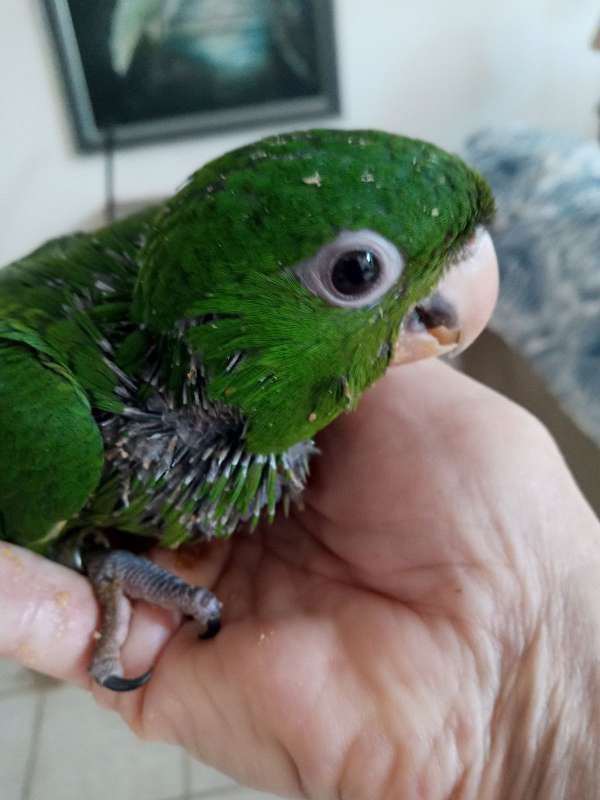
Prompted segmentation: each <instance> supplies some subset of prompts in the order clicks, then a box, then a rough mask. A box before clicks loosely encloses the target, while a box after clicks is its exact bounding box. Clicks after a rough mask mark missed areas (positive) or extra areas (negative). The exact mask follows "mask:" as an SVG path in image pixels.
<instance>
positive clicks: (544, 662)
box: [0, 362, 600, 800]
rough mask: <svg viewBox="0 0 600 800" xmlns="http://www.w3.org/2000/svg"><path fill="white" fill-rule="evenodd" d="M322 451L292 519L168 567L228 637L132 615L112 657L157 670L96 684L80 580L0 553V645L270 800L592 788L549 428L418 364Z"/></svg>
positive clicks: (590, 791)
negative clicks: (210, 608)
mask: <svg viewBox="0 0 600 800" xmlns="http://www.w3.org/2000/svg"><path fill="white" fill-rule="evenodd" d="M319 444H320V446H321V448H322V451H323V455H322V456H321V458H320V459H317V460H316V461H315V474H314V480H313V482H312V483H311V488H310V491H309V492H308V494H307V508H306V511H305V512H304V513H302V514H300V513H298V514H295V515H294V516H293V518H291V519H289V520H287V521H286V520H279V521H277V523H276V524H275V525H274V526H273V527H271V528H264V529H262V530H260V531H259V532H258V533H257V534H256V535H254V536H251V537H247V536H243V535H238V536H236V537H234V538H233V539H232V540H231V541H229V542H226V543H218V544H213V545H211V546H209V547H207V548H205V549H203V550H202V551H201V556H202V557H201V558H198V557H197V556H198V552H197V551H196V552H194V553H193V554H192V555H193V558H192V557H188V556H187V555H186V554H185V553H181V554H177V555H176V554H159V555H158V557H159V558H160V560H161V561H163V562H165V563H168V564H170V565H171V566H173V565H174V566H175V567H176V569H177V570H178V571H179V572H181V573H182V574H183V575H185V576H186V577H187V578H188V579H189V580H191V581H193V582H198V583H205V584H207V585H209V586H211V587H214V588H215V590H216V591H217V592H218V593H219V595H220V597H222V599H223V600H224V603H225V609H226V611H225V625H224V628H223V631H222V632H221V634H220V635H219V636H218V637H217V638H216V639H214V640H212V641H209V642H198V640H197V629H196V627H195V626H194V624H193V623H185V624H183V625H180V622H179V620H176V619H174V618H173V617H170V616H169V615H167V614H165V613H164V612H160V611H158V610H157V609H154V608H153V609H150V608H147V607H138V610H137V612H136V614H135V615H134V623H133V629H132V633H131V636H130V637H129V640H128V642H127V645H126V649H125V665H126V668H127V670H128V671H129V672H130V673H131V674H138V673H140V672H142V671H144V670H145V669H147V668H148V667H149V666H150V665H151V664H153V663H154V662H156V664H155V670H154V676H153V679H152V681H151V682H150V683H149V684H148V685H147V686H146V687H145V688H144V689H142V690H140V691H139V692H134V693H131V694H130V695H127V696H116V695H114V694H111V693H109V692H107V691H105V690H102V689H99V688H98V687H97V686H94V685H92V681H91V679H90V678H89V677H88V676H87V674H86V666H87V664H88V662H89V657H90V653H89V646H88V645H89V642H90V637H91V634H92V631H93V630H94V627H95V625H96V623H97V608H96V603H95V601H94V598H93V596H92V592H91V589H90V587H89V585H88V583H87V582H86V581H85V580H84V579H83V578H81V577H79V576H77V575H76V574H74V573H71V572H69V571H67V570H64V569H62V568H61V567H59V566H57V565H55V564H51V563H50V562H46V561H43V560H41V559H38V558H37V557H36V556H35V555H33V554H32V553H29V552H26V551H21V550H19V549H18V548H16V547H10V548H8V547H6V548H2V546H0V603H1V605H2V608H3V613H2V618H1V619H0V654H6V655H10V656H13V657H15V658H19V659H20V660H22V661H24V662H26V663H30V664H32V665H33V666H34V667H37V668H38V669H40V670H42V671H45V672H48V673H50V674H53V675H58V676H60V677H63V678H65V679H67V680H70V681H74V682H76V683H78V684H80V685H82V686H85V687H87V688H88V689H90V690H92V691H93V692H94V694H95V695H96V697H97V699H98V700H99V702H100V703H102V704H103V705H108V706H110V707H112V708H115V709H116V710H118V711H119V712H120V713H121V714H122V715H123V717H124V718H125V720H126V721H127V722H128V724H129V725H131V726H132V728H133V729H134V730H135V731H136V733H138V734H139V735H141V736H142V737H145V738H152V739H165V740H168V741H170V742H177V743H179V744H180V745H181V746H183V747H185V748H187V749H188V750H189V751H190V752H191V753H192V754H194V755H195V756H197V757H200V758H202V759H204V760H206V761H208V762H209V763H211V764H214V765H215V766H217V767H218V768H220V769H222V770H224V771H226V772H228V773H229V774H231V775H233V776H234V777H235V778H236V779H237V780H239V781H241V782H242V783H249V784H252V785H254V786H258V787H261V788H264V789H267V790H269V791H272V792H280V793H287V794H292V795H294V796H301V797H310V798H318V799H319V800H326V799H328V798H345V799H347V798H358V799H359V800H362V798H369V800H379V799H380V798H386V799H394V800H396V798H402V799H403V800H410V799H411V798H427V800H429V799H430V798H431V799H432V800H437V798H440V799H441V798H483V799H484V800H485V798H496V797H503V798H504V797H506V798H509V797H510V798H511V800H515V799H516V798H537V797H540V798H542V797H543V798H544V800H546V799H547V798H550V799H552V798H577V800H585V799H586V798H593V797H596V794H595V792H596V786H597V778H598V775H599V774H600V772H599V770H600V765H599V764H598V753H597V747H596V746H595V745H594V743H593V742H594V736H595V737H596V741H597V735H598V728H599V727H600V719H599V718H598V717H599V713H600V712H599V704H600V678H599V675H598V667H597V666H596V663H595V662H596V657H597V654H598V646H599V638H600V615H599V614H598V603H597V600H596V598H595V596H594V594H595V593H597V587H598V585H599V578H600V536H599V533H600V528H599V526H598V524H597V521H596V520H595V518H594V517H593V515H592V513H591V511H590V510H589V508H588V506H587V505H586V503H585V501H584V500H583V499H582V497H581V495H580V494H579V491H578V490H577V488H576V486H575V485H574V482H573V480H572V478H571V476H570V475H569V473H568V471H567V469H566V467H565V465H564V463H563V461H562V459H561V457H560V455H559V453H558V452H557V450H556V448H555V445H554V444H553V442H552V440H551V439H550V437H549V436H548V435H547V433H546V432H545V430H544V429H543V428H542V427H541V426H540V425H539V423H537V422H536V421H535V420H533V419H532V418H531V417H530V416H529V415H527V414H526V413H525V412H524V411H522V410H521V409H519V408H517V407H516V406H514V405H513V404H511V403H509V402H508V401H506V400H504V399H503V398H501V397H499V396H498V395H496V394H494V393H493V392H491V391H489V390H487V389H485V388H484V387H482V386H480V385H478V384H476V383H474V382H473V381H471V380H469V379H468V378H466V377H464V376H462V375H460V374H459V373H457V372H455V371H453V370H452V369H450V368H449V367H448V366H445V365H443V364H441V363H438V362H425V363H422V364H415V365H410V366H407V367H403V368H401V369H392V370H391V371H390V372H389V373H388V375H387V376H386V378H384V380H383V381H381V382H380V383H379V384H377V385H376V386H375V387H374V388H373V389H372V390H371V391H370V392H369V393H368V394H367V395H366V396H365V399H364V401H363V403H362V404H361V406H360V408H359V410H358V412H357V413H355V414H353V415H348V416H344V417H342V418H340V419H339V420H338V421H336V422H335V423H334V424H333V425H332V426H331V427H330V428H329V429H328V430H327V431H326V432H325V433H324V434H323V435H322V436H321V438H320V442H319ZM32 585H35V589H32ZM65 592H67V593H68V596H67V595H65V594H64V593H65ZM66 623H67V624H66ZM594 732H595V733H594Z"/></svg>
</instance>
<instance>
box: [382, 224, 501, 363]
mask: <svg viewBox="0 0 600 800" xmlns="http://www.w3.org/2000/svg"><path fill="white" fill-rule="evenodd" d="M497 297H498V262H497V260H496V252H495V250H494V245H493V243H492V239H491V237H490V235H489V233H488V232H487V231H486V230H485V228H479V229H478V230H477V232H476V234H475V236H474V237H473V239H472V240H471V242H470V243H469V244H468V245H467V250H466V253H465V256H464V258H463V259H461V261H459V262H458V263H457V264H456V265H454V266H453V267H451V268H450V269H449V270H448V272H447V273H446V275H445V276H444V278H443V280H442V281H441V282H440V283H439V285H438V287H437V289H436V291H435V292H434V293H433V294H432V295H430V296H429V297H428V298H427V299H425V300H423V301H422V302H420V303H418V304H417V305H416V306H415V308H414V309H413V310H412V311H411V312H410V313H409V314H408V315H407V316H406V317H405V319H404V321H403V322H402V326H401V328H400V334H399V336H398V341H397V343H396V348H395V350H394V355H393V357H392V361H391V363H392V364H407V363H409V362H411V361H419V360H420V359H423V358H432V357H434V356H442V355H446V354H448V353H452V354H454V355H457V354H458V353H461V352H462V351H463V350H465V349H466V348H467V347H468V346H469V345H470V344H471V343H472V342H474V341H475V339H476V338H477V337H478V336H479V334H480V333H481V331H482V330H483V329H484V328H485V326H486V325H487V323H488V320H489V318H490V317H491V315H492V311H493V310H494V306H495V304H496V299H497Z"/></svg>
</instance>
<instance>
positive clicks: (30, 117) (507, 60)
mask: <svg viewBox="0 0 600 800" xmlns="http://www.w3.org/2000/svg"><path fill="white" fill-rule="evenodd" d="M336 11H337V38H338V48H339V68H340V78H341V88H342V101H343V111H344V113H343V116H342V117H341V118H339V119H336V120H333V121H331V120H324V122H325V123H327V124H332V125H335V126H338V125H339V126H346V127H360V126H362V127H367V126H368V127H380V128H386V129H389V130H393V131H398V132H402V133H407V134H409V135H415V136H421V137H424V138H428V139H431V140H434V141H436V142H438V143H440V144H442V145H445V146H447V147H450V148H454V149H456V148H458V147H459V146H460V143H461V141H462V140H463V138H464V137H465V136H466V135H467V134H469V133H470V132H472V131H474V130H476V129H477V128H478V127H480V126H482V125H487V124H492V123H493V124H504V123H507V122H511V121H517V120H519V121H525V122H528V123H531V124H533V125H538V126H546V127H550V128H557V129H562V130H566V131H572V132H574V133H579V134H582V135H588V136H593V135H595V131H596V116H595V109H594V107H595V105H596V104H597V103H598V102H599V101H600V53H598V52H593V51H591V49H590V47H589V43H590V39H591V37H592V34H593V32H594V28H595V25H596V23H597V22H598V14H599V9H598V6H597V2H596V0H452V1H450V0H417V2H414V1H413V2H411V0H337V2H336ZM0 75H1V76H2V79H1V84H0V181H1V183H0V186H1V191H0V220H1V224H0V264H2V263H6V262H7V261H8V260H10V259H11V258H14V257H17V256H18V255H20V254H22V253H24V252H26V251H27V250H29V249H31V248H32V247H34V246H35V245H37V244H38V243H40V242H41V241H43V240H44V239H46V238H48V237H50V236H54V235H57V234H59V233H63V232H66V231H69V230H71V229H73V228H75V227H77V226H79V225H82V224H84V223H85V220H86V219H88V220H89V218H90V217H91V215H93V214H95V213H96V212H98V210H99V209H100V207H101V205H102V197H103V178H102V169H103V167H102V160H101V157H100V156H97V155H93V156H89V155H78V154H77V153H76V152H75V148H74V145H73V141H72V136H71V130H70V125H69V121H68V119H67V116H66V108H65V104H64V99H63V93H62V84H61V81H60V78H59V75H58V74H57V69H56V59H55V56H54V51H53V47H52V44H51V42H50V40H49V35H48V32H47V30H46V28H45V21H44V16H43V13H42V9H41V0H1V4H0ZM296 125H298V123H296ZM264 132H266V129H262V130H258V129H254V130H246V131H243V132H241V133H240V132H238V133H234V134H228V135H220V136H218V137H211V138H200V137H198V138H194V139H188V140H186V141H179V142H175V143H173V144H157V145H151V146H143V147H138V148H134V149H129V150H126V151H123V152H122V153H121V154H120V155H119V156H118V158H117V197H118V200H119V201H121V202H123V201H130V200H135V199H139V198H144V197H152V196H157V195H162V194H165V193H167V192H170V191H171V190H172V189H174V188H175V187H176V186H177V185H178V184H179V183H181V181H182V180H184V179H185V177H186V176H187V175H188V174H189V173H190V172H191V171H192V170H193V169H195V168H196V167H197V166H199V165H200V164H201V163H202V162H203V161H205V160H206V159H208V158H210V157H212V156H214V155H216V154H218V153H220V152H222V151H224V150H227V149H229V148H231V147H234V146H236V145H238V144H240V143H242V142H245V141H248V140H251V139H253V138H257V137H258V136H259V135H261V134H262V133H264Z"/></svg>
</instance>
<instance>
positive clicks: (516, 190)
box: [466, 128, 600, 444]
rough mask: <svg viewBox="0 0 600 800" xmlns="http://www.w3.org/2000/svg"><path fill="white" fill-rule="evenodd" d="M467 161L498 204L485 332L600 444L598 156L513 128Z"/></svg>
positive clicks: (584, 147) (588, 147) (483, 142)
mask: <svg viewBox="0 0 600 800" xmlns="http://www.w3.org/2000/svg"><path fill="white" fill-rule="evenodd" d="M466 157H467V159H468V160H469V162H470V163H471V164H473V165H474V166H475V167H476V168H477V169H479V171H480V172H481V173H482V174H483V175H484V176H485V177H486V178H487V179H488V180H489V182H490V184H491V186H492V188H493V190H494V192H495V194H496V199H497V202H498V215H497V217H496V220H495V222H494V224H493V226H492V236H493V238H494V242H495V245H496V250H497V253H498V260H499V263H500V273H501V284H500V285H501V289H500V299H499V302H498V307H497V310H496V312H495V314H494V317H493V320H492V324H491V327H492V329H493V330H494V331H495V332H496V333H498V334H499V335H500V336H501V337H502V338H503V339H504V340H505V341H506V342H507V343H508V344H509V345H510V346H511V347H513V349H515V350H516V351H518V352H519V353H520V354H521V355H523V356H524V357H525V358H527V359H528V361H529V362H530V363H531V364H532V366H533V368H534V369H535V370H536V371H537V373H538V374H539V375H540V376H541V377H542V378H543V379H544V381H545V383H546V386H547V388H548V389H549V391H550V392H551V393H552V394H554V395H555V396H556V398H557V399H558V400H559V402H560V403H561V405H562V407H563V408H564V409H565V411H566V412H567V413H568V414H569V416H570V417H571V418H572V419H573V420H574V421H575V422H576V423H577V424H578V425H579V427H580V428H581V429H582V430H583V431H585V432H586V433H587V434H588V435H589V436H591V437H592V438H593V439H594V440H595V441H596V442H597V443H598V444H600V148H599V147H598V145H597V144H595V143H592V142H589V143H588V142H582V141H578V140H575V139H572V138H569V137H566V136H563V135H560V134H555V133H552V134H551V133H542V132H539V131H534V130H528V129H523V128H518V129H517V128H513V129H509V130H504V131H498V130H486V131H482V132H480V133H478V134H476V135H475V136H473V137H472V138H471V139H470V140H469V141H468V143H467V147H466Z"/></svg>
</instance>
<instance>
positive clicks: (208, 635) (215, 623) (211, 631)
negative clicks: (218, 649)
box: [198, 617, 221, 640]
mask: <svg viewBox="0 0 600 800" xmlns="http://www.w3.org/2000/svg"><path fill="white" fill-rule="evenodd" d="M220 630H221V620H220V619H219V617H213V618H212V619H209V620H208V622H207V623H206V630H205V631H204V633H201V634H200V636H199V637H198V638H199V639H202V640H204V639H212V638H213V636H216V635H217V633H218V632H219V631H220Z"/></svg>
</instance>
